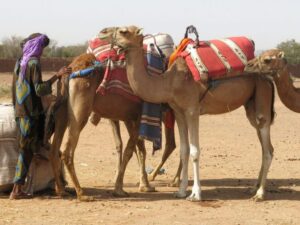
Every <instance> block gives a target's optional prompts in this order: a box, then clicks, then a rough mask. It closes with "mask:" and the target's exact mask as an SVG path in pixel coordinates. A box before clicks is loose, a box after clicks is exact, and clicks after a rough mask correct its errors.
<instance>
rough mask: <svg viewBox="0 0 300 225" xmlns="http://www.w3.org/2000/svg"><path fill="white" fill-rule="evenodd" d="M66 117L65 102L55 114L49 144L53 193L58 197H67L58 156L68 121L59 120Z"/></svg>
mask: <svg viewBox="0 0 300 225" xmlns="http://www.w3.org/2000/svg"><path fill="white" fill-rule="evenodd" d="M67 116H68V113H67V102H65V103H64V104H63V105H61V106H60V108H59V109H58V111H57V112H56V118H55V132H54V136H53V141H52V144H51V151H50V161H51V164H52V169H53V174H54V177H55V182H56V187H55V191H56V194H57V195H59V196H64V195H68V194H67V193H66V192H65V187H64V185H63V184H62V180H61V173H62V168H61V160H60V156H59V151H60V147H61V143H62V140H63V137H64V133H65V131H66V128H67V125H68V121H67V120H61V118H67Z"/></svg>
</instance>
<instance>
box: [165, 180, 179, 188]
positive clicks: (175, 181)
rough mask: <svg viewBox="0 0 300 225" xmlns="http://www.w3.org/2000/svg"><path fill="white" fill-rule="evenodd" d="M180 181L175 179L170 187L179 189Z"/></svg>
mask: <svg viewBox="0 0 300 225" xmlns="http://www.w3.org/2000/svg"><path fill="white" fill-rule="evenodd" d="M179 184H180V180H179V179H174V180H173V181H172V182H171V183H169V184H168V186H169V187H179Z"/></svg>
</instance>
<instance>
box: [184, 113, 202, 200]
mask: <svg viewBox="0 0 300 225" xmlns="http://www.w3.org/2000/svg"><path fill="white" fill-rule="evenodd" d="M199 111H200V110H199V109H197V108H196V109H193V110H191V111H190V112H187V114H188V115H187V116H186V118H187V119H186V120H187V124H188V131H189V138H190V156H191V158H192V160H193V174H194V184H193V188H192V193H191V195H190V196H189V197H187V200H189V201H200V200H201V186H200V176H199V155H200V147H199Z"/></svg>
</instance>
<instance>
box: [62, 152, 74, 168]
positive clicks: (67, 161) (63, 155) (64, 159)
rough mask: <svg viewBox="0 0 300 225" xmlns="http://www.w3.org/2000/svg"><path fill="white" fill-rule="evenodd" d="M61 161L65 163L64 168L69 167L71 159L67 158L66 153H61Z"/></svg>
mask: <svg viewBox="0 0 300 225" xmlns="http://www.w3.org/2000/svg"><path fill="white" fill-rule="evenodd" d="M61 161H63V162H64V163H65V165H66V166H69V165H71V164H72V159H71V157H70V156H69V154H67V153H66V152H63V153H62V154H61Z"/></svg>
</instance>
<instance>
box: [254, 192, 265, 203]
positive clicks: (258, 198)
mask: <svg viewBox="0 0 300 225" xmlns="http://www.w3.org/2000/svg"><path fill="white" fill-rule="evenodd" d="M252 199H253V201H255V202H262V201H263V200H264V196H263V195H258V194H257V195H255V196H253V197H252Z"/></svg>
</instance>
